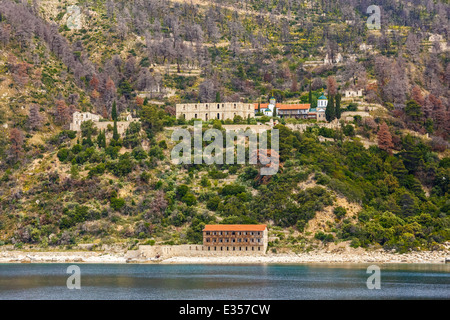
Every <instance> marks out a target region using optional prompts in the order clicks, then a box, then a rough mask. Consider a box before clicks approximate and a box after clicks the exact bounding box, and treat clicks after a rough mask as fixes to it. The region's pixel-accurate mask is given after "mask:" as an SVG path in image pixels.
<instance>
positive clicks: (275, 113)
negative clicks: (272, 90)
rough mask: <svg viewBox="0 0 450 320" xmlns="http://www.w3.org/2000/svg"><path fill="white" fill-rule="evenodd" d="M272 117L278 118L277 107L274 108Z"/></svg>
mask: <svg viewBox="0 0 450 320" xmlns="http://www.w3.org/2000/svg"><path fill="white" fill-rule="evenodd" d="M272 116H273V117H276V116H277V107H273V114H272Z"/></svg>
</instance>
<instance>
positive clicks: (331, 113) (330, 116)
mask: <svg viewBox="0 0 450 320" xmlns="http://www.w3.org/2000/svg"><path fill="white" fill-rule="evenodd" d="M335 111H336V110H335V107H334V97H333V96H330V99H329V100H328V105H327V108H326V110H325V118H326V119H327V121H328V122H331V121H333V120H334V119H335V118H336V112H335Z"/></svg>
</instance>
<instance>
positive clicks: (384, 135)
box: [378, 122, 394, 153]
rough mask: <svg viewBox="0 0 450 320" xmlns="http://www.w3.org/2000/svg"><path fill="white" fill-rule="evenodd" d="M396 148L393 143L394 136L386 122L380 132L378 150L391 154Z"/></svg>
mask: <svg viewBox="0 0 450 320" xmlns="http://www.w3.org/2000/svg"><path fill="white" fill-rule="evenodd" d="M393 147H394V144H393V143H392V136H391V133H390V132H389V127H388V126H387V124H386V122H383V123H382V124H381V126H380V130H378V148H380V149H381V150H385V151H387V152H389V153H391V149H392V148H393Z"/></svg>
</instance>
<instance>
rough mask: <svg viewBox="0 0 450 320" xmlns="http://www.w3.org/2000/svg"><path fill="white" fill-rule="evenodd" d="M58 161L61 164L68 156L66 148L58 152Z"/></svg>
mask: <svg viewBox="0 0 450 320" xmlns="http://www.w3.org/2000/svg"><path fill="white" fill-rule="evenodd" d="M57 156H58V159H59V161H61V162H64V161H66V159H67V157H68V156H69V149H66V148H62V149H61V150H59V151H58V154H57Z"/></svg>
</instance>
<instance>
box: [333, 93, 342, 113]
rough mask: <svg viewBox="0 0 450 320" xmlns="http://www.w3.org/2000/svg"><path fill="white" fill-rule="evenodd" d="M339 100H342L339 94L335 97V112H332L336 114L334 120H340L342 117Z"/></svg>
mask: <svg viewBox="0 0 450 320" xmlns="http://www.w3.org/2000/svg"><path fill="white" fill-rule="evenodd" d="M341 98H342V96H341V94H340V93H338V94H337V95H336V107H335V110H334V113H335V114H336V118H337V119H340V118H341V115H342V110H341Z"/></svg>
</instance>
